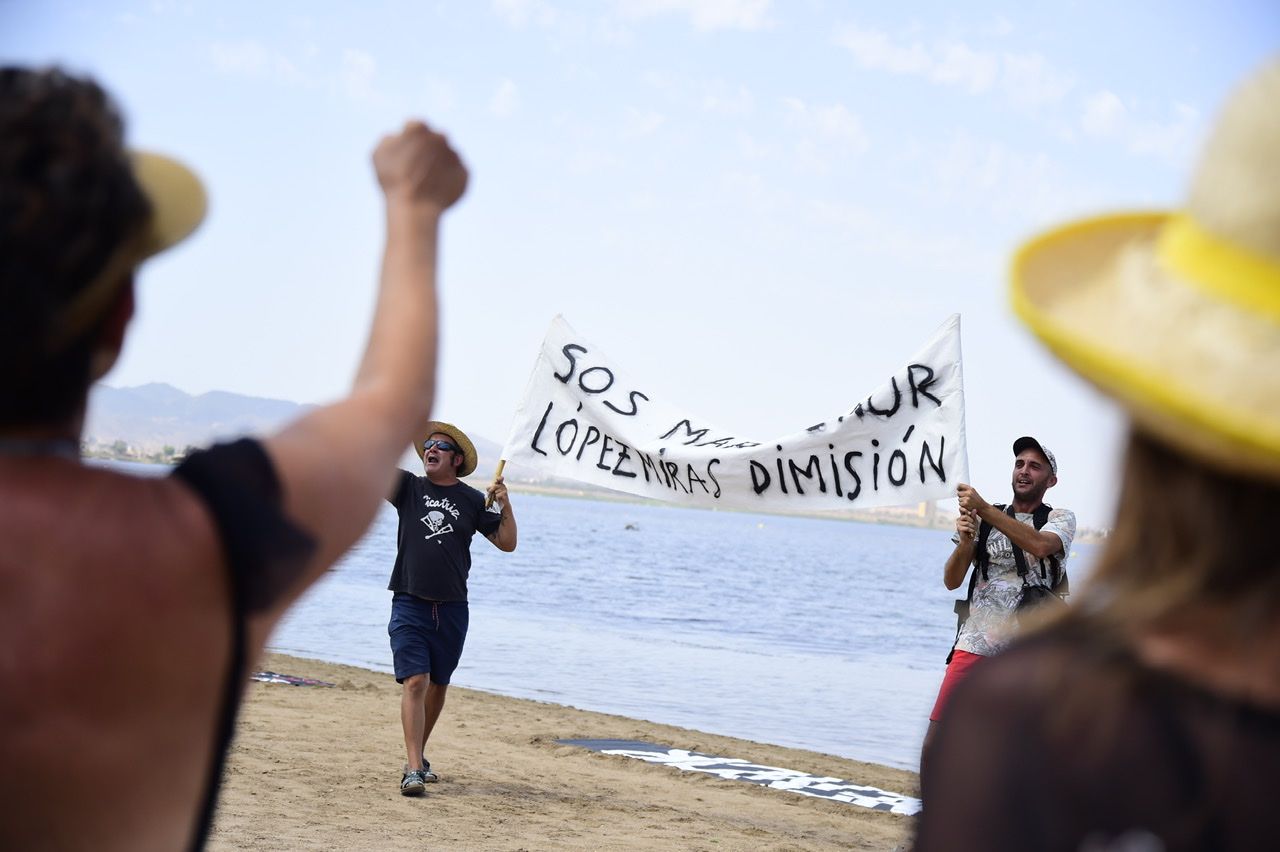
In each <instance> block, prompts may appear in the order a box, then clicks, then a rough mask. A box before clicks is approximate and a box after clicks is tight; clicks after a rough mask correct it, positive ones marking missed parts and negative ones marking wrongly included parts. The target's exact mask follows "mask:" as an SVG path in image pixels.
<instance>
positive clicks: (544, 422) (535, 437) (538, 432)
mask: <svg viewBox="0 0 1280 852" xmlns="http://www.w3.org/2000/svg"><path fill="white" fill-rule="evenodd" d="M553 405H555V402H548V403H547V410H546V411H544V412H542V420H541V421H539V422H538V428H537V429H536V430H534V433H533V440H532V441H530V442H529V448H530V449H532V450H533V451H534V452H535V453H537V454H538V455H541V456H545V455H546V454H547V451H546V450H543V449H540V448H539V447H538V438H539V437H540V436H541V435H542V428H543V427H544V426H546V425H547V418H548V417H550V416H551V407H552V406H553ZM920 475H921V476H924V473H923V470H922V472H921V474H920Z"/></svg>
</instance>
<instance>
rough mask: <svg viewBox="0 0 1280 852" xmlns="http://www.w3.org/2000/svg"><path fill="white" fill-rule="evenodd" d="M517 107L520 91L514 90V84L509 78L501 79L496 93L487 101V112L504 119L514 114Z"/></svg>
mask: <svg viewBox="0 0 1280 852" xmlns="http://www.w3.org/2000/svg"><path fill="white" fill-rule="evenodd" d="M519 105H520V91H519V90H518V89H517V88H516V84H515V83H514V82H513V81H512V80H511V79H510V78H507V77H503V78H502V80H501V82H499V83H498V89H497V91H495V92H494V93H493V97H492V98H490V99H489V112H491V113H493V114H494V115H496V116H498V117H499V118H506V117H507V116H509V115H511V114H512V113H514V112H515V111H516V108H517V107H518V106H519Z"/></svg>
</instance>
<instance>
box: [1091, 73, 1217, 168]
mask: <svg viewBox="0 0 1280 852" xmlns="http://www.w3.org/2000/svg"><path fill="white" fill-rule="evenodd" d="M1171 111H1172V116H1171V117H1170V118H1168V119H1166V120H1163V121H1160V120H1155V119H1150V118H1145V117H1143V116H1142V115H1140V114H1139V112H1138V110H1137V109H1135V108H1133V107H1131V106H1130V105H1128V104H1126V103H1125V101H1124V100H1123V99H1122V98H1121V97H1120V96H1119V95H1117V94H1116V93H1115V92H1112V91H1109V90H1105V89H1104V90H1102V91H1099V92H1095V93H1094V94H1092V95H1090V96H1089V97H1087V98H1086V99H1085V101H1084V105H1083V109H1082V112H1081V115H1080V128H1081V130H1083V131H1084V134H1085V135H1086V136H1088V137H1089V138H1092V139H1097V140H1103V141H1110V142H1118V143H1119V144H1121V145H1122V146H1124V148H1125V150H1127V151H1129V152H1130V153H1133V154H1139V155H1144V156H1155V157H1159V158H1160V159H1163V160H1165V161H1166V162H1168V163H1170V164H1172V165H1175V166H1183V165H1185V163H1186V162H1188V161H1189V160H1190V158H1191V155H1192V153H1193V149H1194V146H1195V143H1196V140H1197V139H1198V137H1199V133H1200V130H1201V115H1200V112H1199V110H1196V109H1195V108H1193V107H1190V106H1188V105H1186V104H1181V103H1175V104H1174V105H1173V106H1172V108H1171Z"/></svg>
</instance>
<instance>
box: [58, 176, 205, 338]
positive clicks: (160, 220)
mask: <svg viewBox="0 0 1280 852" xmlns="http://www.w3.org/2000/svg"><path fill="white" fill-rule="evenodd" d="M129 163H130V166H131V167H132V169H133V175H134V178H135V179H136V180H137V181H138V186H139V187H140V188H141V189H142V193H143V195H145V196H146V197H147V201H148V202H149V203H150V205H151V217H150V219H148V220H147V224H146V227H145V228H143V230H142V231H141V232H140V233H139V234H138V235H137V236H136V237H134V238H132V239H130V240H127V241H126V242H125V243H123V244H121V245H120V246H119V247H117V248H116V250H115V252H114V253H113V254H112V255H111V257H109V258H108V259H107V262H106V263H105V264H103V266H102V268H101V269H100V270H99V271H98V274H97V275H96V276H95V277H94V279H93V281H91V282H90V283H89V284H88V285H86V286H85V287H84V288H83V289H81V291H80V292H79V294H77V296H76V297H75V299H73V300H72V301H71V302H70V304H68V305H67V307H66V308H65V309H64V310H63V311H62V314H61V316H60V317H59V318H58V324H57V327H56V328H55V330H54V332H53V334H52V335H51V337H50V339H49V341H48V343H49V345H50V347H51V348H54V349H56V348H58V347H60V346H61V345H63V344H65V343H67V342H68V341H70V340H71V339H73V338H74V337H75V336H76V335H77V334H79V333H80V332H82V331H84V330H85V329H86V328H88V327H89V326H90V325H92V323H93V322H94V320H96V319H98V318H99V317H100V316H102V312H103V310H104V309H105V308H106V306H107V305H108V304H109V303H110V301H111V299H112V298H113V297H115V295H116V294H117V293H118V292H119V290H120V286H121V283H122V282H123V281H126V280H128V273H129V272H130V270H132V269H134V268H135V267H136V266H137V265H138V264H140V263H142V261H144V260H146V259H147V258H149V257H151V256H153V255H156V254H159V253H160V252H162V251H164V250H165V249H167V248H169V247H170V246H173V245H175V244H177V243H179V242H181V241H182V240H184V239H186V238H187V237H188V236H189V235H190V234H191V232H192V231H194V230H195V229H196V227H197V226H199V224H200V222H201V221H203V219H204V215H205V211H206V210H207V209H208V197H207V196H206V195H205V191H204V186H203V185H202V184H201V183H200V178H198V177H196V174H195V172H193V171H191V170H190V169H189V168H187V167H186V166H184V165H183V164H182V163H180V162H178V161H177V160H174V159H172V158H170V157H166V156H165V155H163V154H155V153H151V152H148V151H131V152H129Z"/></svg>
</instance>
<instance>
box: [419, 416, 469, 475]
mask: <svg viewBox="0 0 1280 852" xmlns="http://www.w3.org/2000/svg"><path fill="white" fill-rule="evenodd" d="M435 432H439V433H440V434H442V435H448V436H449V438H450V439H451V440H452V441H453V442H454V443H455V444H457V445H458V446H459V447H460V448H461V449H462V466H461V467H459V468H458V476H467V475H468V474H470V473H471V472H472V471H473V470H475V469H476V464H478V463H479V460H480V457H479V456H478V455H477V454H476V445H475V444H473V443H471V439H470V438H468V437H467V433H465V432H463V431H462V430H461V429H459V428H458V427H457V426H454V425H453V424H452V423H445V422H444V421H442V420H432V421H431V422H430V423H428V424H427V425H426V427H425V430H424V431H423V433H422V441H425V440H426V439H427V438H430V437H431V435H432V434H433V433H435ZM422 441H418V442H417V443H416V444H414V446H413V448H414V450H416V451H417V453H418V458H422Z"/></svg>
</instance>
